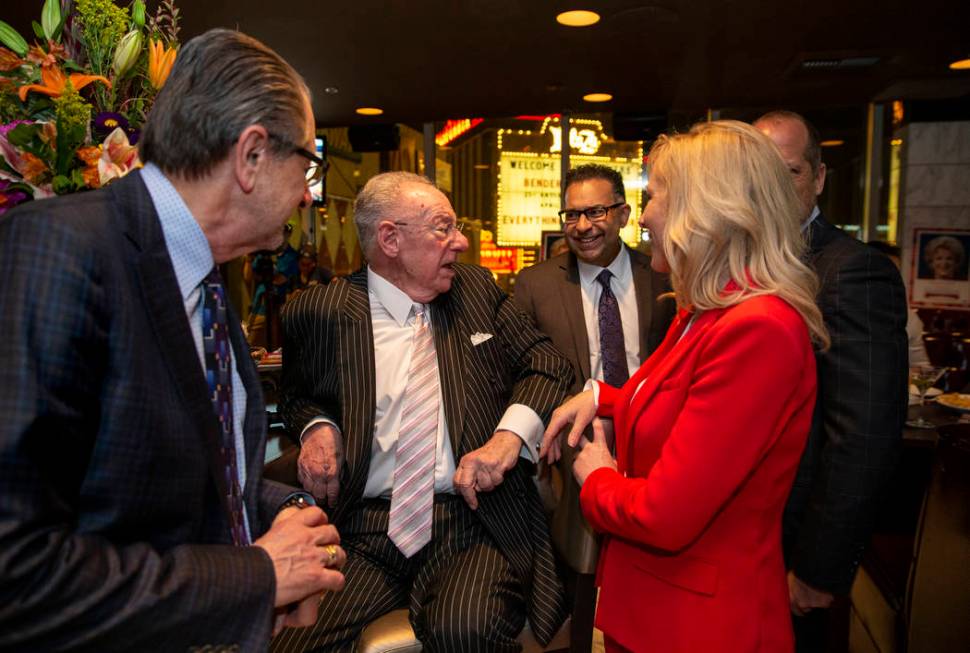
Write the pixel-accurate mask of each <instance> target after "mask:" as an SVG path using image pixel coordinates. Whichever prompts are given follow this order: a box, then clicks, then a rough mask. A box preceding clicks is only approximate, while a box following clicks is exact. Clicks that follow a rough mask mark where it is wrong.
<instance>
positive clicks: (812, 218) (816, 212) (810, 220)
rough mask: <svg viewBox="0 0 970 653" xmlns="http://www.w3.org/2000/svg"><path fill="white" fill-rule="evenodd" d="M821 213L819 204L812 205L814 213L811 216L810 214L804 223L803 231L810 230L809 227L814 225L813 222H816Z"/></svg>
mask: <svg viewBox="0 0 970 653" xmlns="http://www.w3.org/2000/svg"><path fill="white" fill-rule="evenodd" d="M821 213H822V212H821V211H819V210H818V204H816V205H815V206H814V207H812V214H811V215H810V216H808V220H806V221H805V222H803V223H802V232H803V233H804V232H805V231H808V228H809V227H810V226H812V223H813V222H815V218H817V217H818V216H819V215H820V214H821Z"/></svg>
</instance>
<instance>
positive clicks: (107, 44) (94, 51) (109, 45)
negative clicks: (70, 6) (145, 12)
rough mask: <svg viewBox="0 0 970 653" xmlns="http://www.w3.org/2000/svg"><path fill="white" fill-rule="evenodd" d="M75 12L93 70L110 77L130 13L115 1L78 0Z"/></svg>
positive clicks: (82, 40)
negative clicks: (113, 60) (115, 53)
mask: <svg viewBox="0 0 970 653" xmlns="http://www.w3.org/2000/svg"><path fill="white" fill-rule="evenodd" d="M75 11H77V18H78V22H79V23H80V27H81V30H80V31H81V33H80V37H81V43H82V44H83V45H84V48H85V49H86V50H87V54H88V60H89V63H90V65H91V70H92V71H93V72H94V74H96V75H104V76H108V74H109V73H110V72H111V63H112V58H113V57H114V51H115V47H116V46H117V44H118V41H120V40H121V37H122V35H123V34H124V33H125V31H127V29H128V10H127V9H126V8H122V7H119V6H118V5H116V4H115V3H114V2H112V0H77V2H76V3H75Z"/></svg>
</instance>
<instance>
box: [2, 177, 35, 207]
mask: <svg viewBox="0 0 970 653" xmlns="http://www.w3.org/2000/svg"><path fill="white" fill-rule="evenodd" d="M22 187H23V184H15V183H13V182H10V181H7V180H6V179H0V215H3V214H4V213H6V212H7V211H9V210H10V209H12V208H13V207H15V206H17V205H18V204H21V203H23V202H25V201H27V200H29V199H32V198H31V196H30V195H29V194H28V193H25V192H24V191H23V190H21V188H22Z"/></svg>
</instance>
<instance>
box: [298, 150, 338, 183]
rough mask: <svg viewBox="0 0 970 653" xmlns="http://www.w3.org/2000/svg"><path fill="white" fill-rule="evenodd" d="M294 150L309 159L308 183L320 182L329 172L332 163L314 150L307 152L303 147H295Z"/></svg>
mask: <svg viewBox="0 0 970 653" xmlns="http://www.w3.org/2000/svg"><path fill="white" fill-rule="evenodd" d="M293 152H294V153H295V154H299V155H300V156H302V157H303V158H304V159H309V161H310V167H309V168H307V169H306V183H308V184H310V185H311V186H312V185H313V184H316V183H318V182H319V181H320V180H321V179H323V176H324V175H325V174H327V169H328V168H329V167H330V163H329V162H327V161H326V160H325V159H321V158H320V157H318V156H317V155H316V154H314V153H313V152H307V151H306V150H304V149H303V148H302V147H294V148H293Z"/></svg>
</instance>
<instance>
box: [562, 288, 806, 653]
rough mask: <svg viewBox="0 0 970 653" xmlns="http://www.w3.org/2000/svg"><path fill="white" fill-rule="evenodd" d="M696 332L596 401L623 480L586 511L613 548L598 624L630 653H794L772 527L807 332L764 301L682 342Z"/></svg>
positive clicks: (607, 549)
mask: <svg viewBox="0 0 970 653" xmlns="http://www.w3.org/2000/svg"><path fill="white" fill-rule="evenodd" d="M689 318H690V315H689V314H687V313H686V312H685V311H681V313H680V314H679V315H678V317H677V319H676V320H675V321H674V323H673V325H671V327H670V331H669V332H668V334H667V338H666V339H665V340H664V342H663V344H662V345H661V346H660V348H659V349H658V350H657V351H656V352H654V354H653V355H652V356H651V357H650V358H649V359H647V361H646V362H644V364H643V365H642V366H641V367H640V369H639V370H638V371H637V373H636V374H634V376H633V377H632V378H631V379H630V380H629V381H628V382H627V383H626V385H624V386H623V388H622V389H619V390H617V389H615V388H611V387H609V386H607V385H605V384H600V386H599V387H600V408H599V414H600V415H601V416H603V417H613V418H614V421H615V429H616V457H617V464H618V466H619V471H618V472H617V471H614V470H612V469H605V468H604V469H598V470H596V471H595V472H593V473H592V474H590V475H589V477H588V478H587V479H586V482H585V484H584V485H583V488H582V492H581V496H580V499H581V503H582V507H583V512H584V513H585V515H586V517H587V519H588V520H589V522H590V524H592V525H593V527H594V528H596V529H597V530H599V531H601V532H603V533H605V534H606V538H605V544H604V548H603V550H602V551H601V553H600V562H599V569H598V572H597V576H598V582H599V584H600V586H601V591H600V601H599V608H598V611H597V615H596V625H597V626H598V627H599V628H601V629H602V630H603V631H604V632H606V633H607V634H608V635H610V636H611V637H612V638H613V639H615V640H616V641H617V642H618V643H619V644H621V645H622V646H625V647H627V648H629V649H632V650H635V651H640V650H643V651H647V650H649V651H655V652H660V653H676V652H686V651H692V652H693V651H703V652H708V651H718V652H720V653H726V652H728V653H729V652H734V651H738V652H741V651H745V652H753V651H758V652H764V653H784V652H785V651H791V650H793V646H794V644H793V638H792V632H791V617H790V614H789V607H788V589H787V584H786V580H785V567H784V563H783V561H782V553H781V516H782V510H783V508H784V506H785V500H786V499H787V498H788V493H789V490H790V489H791V485H792V481H793V479H794V476H795V470H796V468H797V466H798V461H799V458H800V457H801V454H802V449H803V448H804V446H805V441H806V438H807V436H808V431H809V427H810V425H811V419H812V407H813V405H814V403H815V358H814V355H813V352H812V346H811V343H810V340H809V336H808V330H807V328H806V327H805V323H804V321H803V320H802V318H801V316H800V315H799V314H798V313H797V312H796V311H795V310H794V309H793V308H792V307H791V306H790V305H788V304H787V303H785V302H784V301H783V300H781V299H778V298H777V297H772V296H762V297H755V298H752V299H748V300H746V301H744V302H742V303H741V304H738V305H736V306H733V307H731V308H728V309H722V310H711V311H707V312H704V313H703V314H701V315H700V316H699V317H698V318H697V319H696V320H695V322H694V324H693V325H692V326H691V327H690V329H689V330H688V331H687V333H686V334H685V335H684V336H683V338H682V339H681V334H682V333H683V331H684V329H685V327H686V326H687V323H688V321H689ZM641 383H642V384H643V386H642V387H641V388H640V390H639V392H635V391H636V390H637V388H638V387H639V386H640V384H641Z"/></svg>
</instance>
